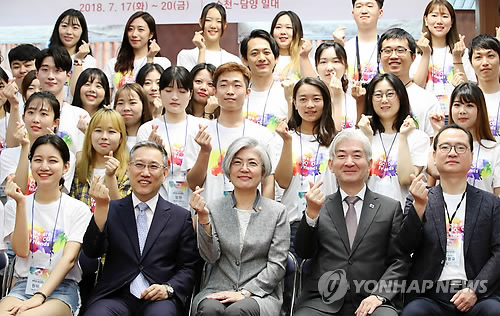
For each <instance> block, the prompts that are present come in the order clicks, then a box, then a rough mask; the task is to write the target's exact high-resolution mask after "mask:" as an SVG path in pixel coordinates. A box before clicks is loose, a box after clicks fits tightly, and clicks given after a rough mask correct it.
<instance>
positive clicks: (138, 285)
mask: <svg viewBox="0 0 500 316" xmlns="http://www.w3.org/2000/svg"><path fill="white" fill-rule="evenodd" d="M137 207H138V208H139V215H137V220H136V223H137V237H139V249H140V251H141V255H142V250H143V249H144V244H146V238H147V237H148V221H147V217H146V210H147V209H148V205H147V204H146V203H144V202H141V203H139V205H137ZM148 287H149V282H148V280H146V278H145V277H144V275H143V274H142V272H139V274H138V275H137V277H136V278H135V279H134V280H133V281H132V282H131V283H130V293H132V295H134V296H135V297H137V298H141V293H142V292H144V290H145V289H147V288H148Z"/></svg>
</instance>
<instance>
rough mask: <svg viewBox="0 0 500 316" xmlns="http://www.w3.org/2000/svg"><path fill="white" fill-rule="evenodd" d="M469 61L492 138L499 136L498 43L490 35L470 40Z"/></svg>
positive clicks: (499, 48)
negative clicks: (482, 97)
mask: <svg viewBox="0 0 500 316" xmlns="http://www.w3.org/2000/svg"><path fill="white" fill-rule="evenodd" d="M469 59H470V62H471V64H472V68H474V72H475V73H476V77H477V84H478V86H479V88H481V90H482V91H483V94H484V100H485V101H486V108H487V109H488V120H489V122H490V128H491V132H492V133H493V136H495V137H497V136H499V135H500V118H499V116H500V83H499V81H498V78H499V65H500V42H499V41H498V40H497V39H496V38H494V37H493V36H491V35H488V34H481V35H478V36H476V37H474V38H473V39H472V41H471V42H470V48H469Z"/></svg>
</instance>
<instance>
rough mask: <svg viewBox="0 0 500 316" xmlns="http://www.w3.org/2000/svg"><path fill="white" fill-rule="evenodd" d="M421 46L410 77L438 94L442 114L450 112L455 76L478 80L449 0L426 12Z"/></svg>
mask: <svg viewBox="0 0 500 316" xmlns="http://www.w3.org/2000/svg"><path fill="white" fill-rule="evenodd" d="M417 45H418V47H419V50H420V54H418V55H417V57H416V59H415V62H414V63H413V64H412V67H411V69H410V75H411V76H413V80H414V81H415V83H416V84H418V85H419V86H421V87H422V88H425V89H426V90H429V91H432V92H433V93H434V94H435V95H436V97H437V98H438V100H439V103H440V105H441V111H442V112H445V113H446V112H447V111H448V104H449V100H448V98H449V96H450V94H451V92H452V91H453V85H452V83H451V82H452V79H453V77H454V76H456V75H459V74H460V76H461V77H462V78H463V79H464V80H465V81H467V79H468V80H472V81H476V76H475V75H474V70H473V69H472V66H471V64H470V61H469V59H468V55H469V54H468V53H467V49H466V48H465V43H464V36H462V35H459V34H458V31H457V19H456V14H455V10H454V9H453V6H452V5H451V4H450V3H449V2H448V1H446V0H432V1H430V2H429V4H428V5H427V7H426V8H425V11H424V17H423V21H422V35H421V37H420V39H419V40H418V42H417ZM446 114H448V113H446Z"/></svg>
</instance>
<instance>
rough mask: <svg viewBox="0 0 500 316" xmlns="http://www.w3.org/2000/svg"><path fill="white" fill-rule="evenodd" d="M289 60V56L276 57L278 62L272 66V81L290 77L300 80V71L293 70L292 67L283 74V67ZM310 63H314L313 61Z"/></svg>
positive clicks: (290, 60) (290, 58) (290, 59)
mask: <svg viewBox="0 0 500 316" xmlns="http://www.w3.org/2000/svg"><path fill="white" fill-rule="evenodd" d="M291 62H292V57H291V56H280V58H279V59H278V63H277V64H276V66H275V67H274V71H273V78H274V81H278V82H281V81H283V80H285V79H290V80H293V81H298V80H300V72H299V71H293V70H292V69H290V70H289V71H288V73H287V74H284V72H285V68H286V67H287V66H288V64H290V63H291ZM312 64H313V65H314V62H313V63H312Z"/></svg>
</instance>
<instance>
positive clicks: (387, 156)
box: [378, 132, 399, 176]
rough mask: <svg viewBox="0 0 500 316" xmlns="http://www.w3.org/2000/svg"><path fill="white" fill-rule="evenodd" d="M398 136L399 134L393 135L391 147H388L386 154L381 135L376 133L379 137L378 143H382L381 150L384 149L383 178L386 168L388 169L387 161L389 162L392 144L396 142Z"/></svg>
mask: <svg viewBox="0 0 500 316" xmlns="http://www.w3.org/2000/svg"><path fill="white" fill-rule="evenodd" d="M398 134H399V132H396V135H394V138H393V139H392V143H391V147H389V151H388V152H387V151H386V150H385V146H384V141H383V140H382V133H378V136H379V137H380V142H381V143H382V148H383V149H384V154H385V163H384V176H385V170H387V167H388V166H387V164H388V163H387V161H388V160H389V155H390V154H391V150H392V146H393V145H394V142H395V141H396V138H397V137H398Z"/></svg>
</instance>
